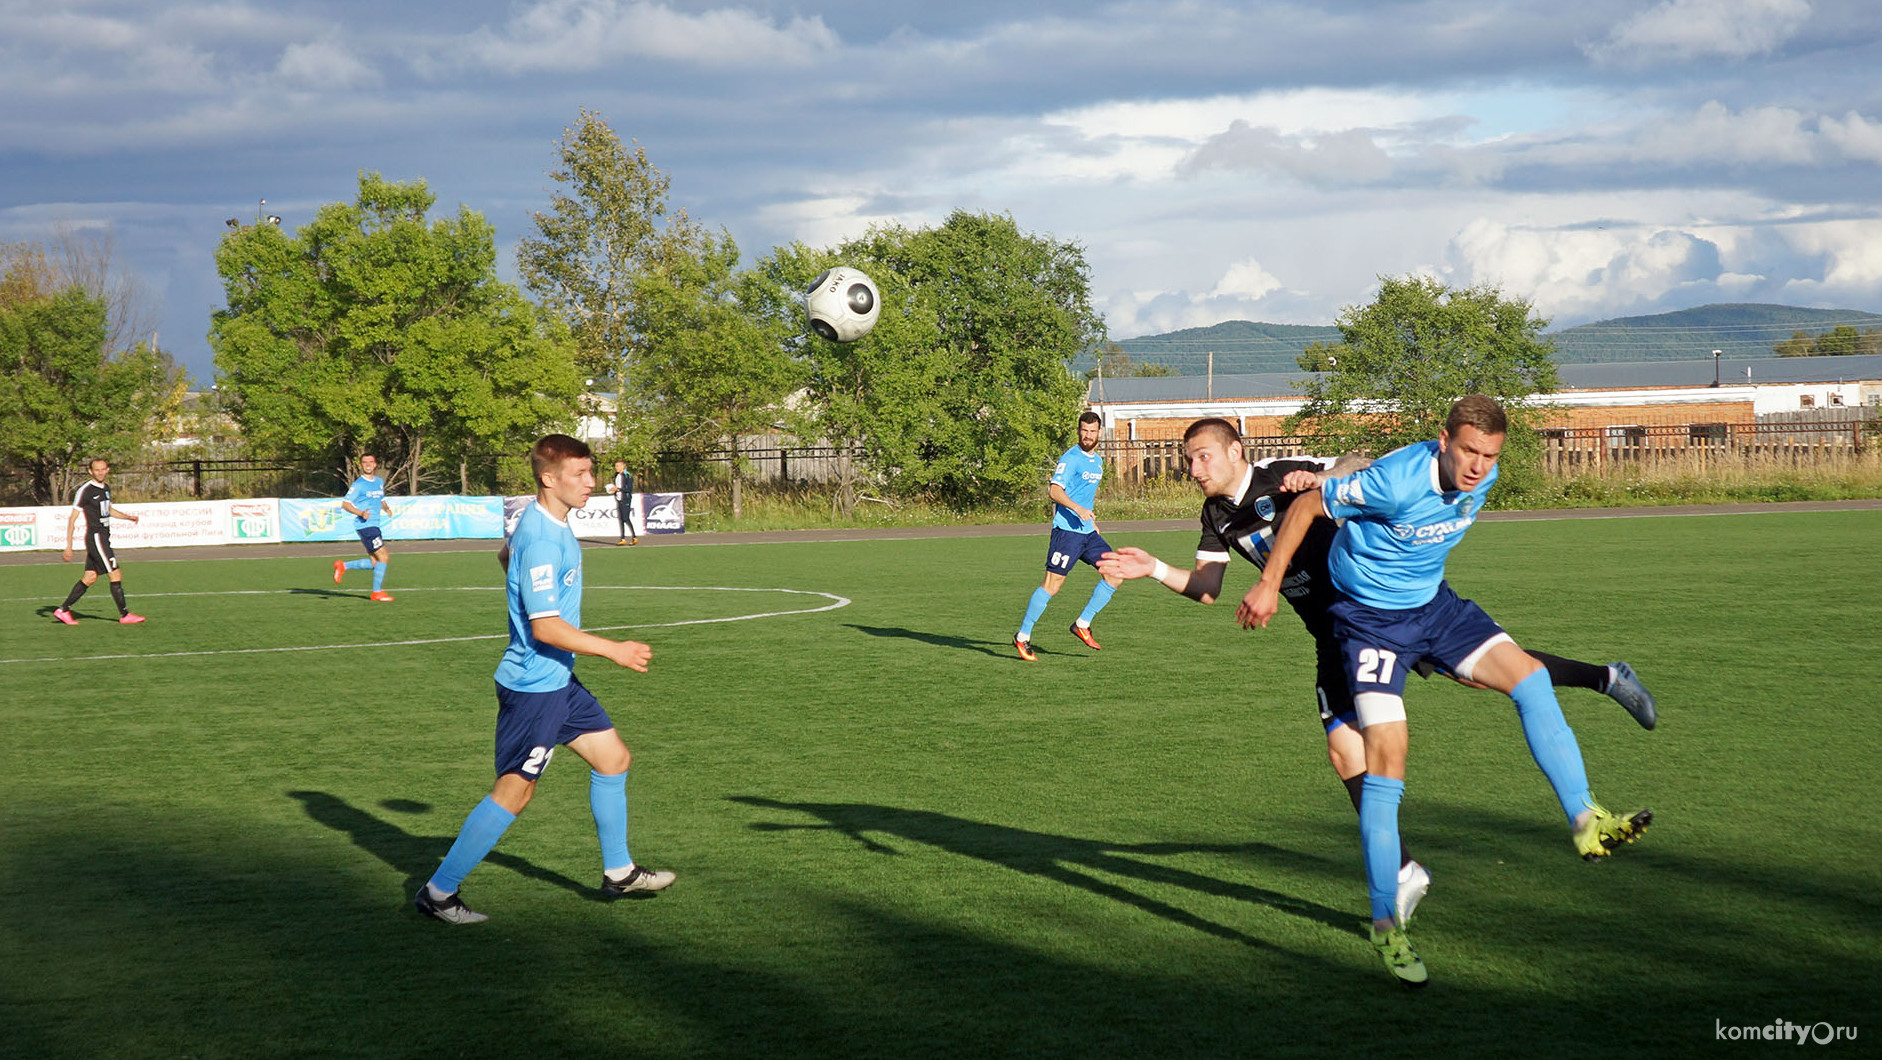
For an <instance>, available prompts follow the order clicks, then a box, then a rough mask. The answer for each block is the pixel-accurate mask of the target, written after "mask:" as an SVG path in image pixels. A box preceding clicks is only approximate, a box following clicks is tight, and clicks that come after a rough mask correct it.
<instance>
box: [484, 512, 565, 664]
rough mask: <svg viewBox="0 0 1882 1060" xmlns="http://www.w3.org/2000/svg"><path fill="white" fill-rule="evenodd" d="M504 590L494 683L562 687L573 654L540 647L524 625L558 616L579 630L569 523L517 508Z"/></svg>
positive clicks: (544, 646)
mask: <svg viewBox="0 0 1882 1060" xmlns="http://www.w3.org/2000/svg"><path fill="white" fill-rule="evenodd" d="M504 581H505V588H506V590H507V595H508V597H509V605H510V643H509V646H508V647H506V648H504V649H503V661H502V662H500V663H498V664H497V683H498V684H500V685H502V686H503V687H505V688H508V689H511V690H512V691H516V692H553V691H555V690H556V689H558V688H564V687H566V686H567V685H568V683H569V679H570V676H571V675H572V673H573V668H574V666H575V655H574V653H573V652H566V651H563V650H562V649H560V648H551V647H549V646H548V645H546V644H540V643H538V642H537V641H536V638H535V636H534V635H533V634H531V632H530V628H529V624H530V622H531V621H533V620H535V619H538V618H548V617H550V616H552V615H559V616H561V618H562V620H563V621H564V622H567V623H568V624H569V625H571V626H574V627H575V628H576V629H580V628H582V547H581V545H579V544H577V543H576V541H575V532H574V531H573V530H570V529H569V524H568V523H566V522H563V521H562V520H560V519H557V518H556V517H554V516H552V515H550V514H549V513H548V511H546V510H545V509H544V508H543V506H542V505H541V504H540V503H532V504H530V506H529V507H528V508H525V509H523V514H522V516H521V518H519V519H517V521H516V529H515V530H514V531H512V532H511V534H510V569H509V571H508V572H507V573H506V575H505V578H504Z"/></svg>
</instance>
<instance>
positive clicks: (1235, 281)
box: [1209, 258, 1281, 301]
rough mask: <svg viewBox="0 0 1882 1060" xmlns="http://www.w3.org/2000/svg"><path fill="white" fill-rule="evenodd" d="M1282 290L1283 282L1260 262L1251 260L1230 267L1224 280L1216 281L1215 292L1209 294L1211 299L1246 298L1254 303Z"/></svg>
mask: <svg viewBox="0 0 1882 1060" xmlns="http://www.w3.org/2000/svg"><path fill="white" fill-rule="evenodd" d="M1280 289H1281V281H1279V280H1277V279H1275V278H1274V276H1273V275H1272V274H1270V273H1269V272H1268V270H1266V269H1264V268H1262V267H1261V263H1260V262H1258V261H1256V260H1255V259H1253V258H1249V259H1248V260H1246V261H1238V262H1236V263H1235V264H1233V265H1230V266H1229V268H1228V271H1227V272H1225V273H1223V274H1222V278H1221V279H1220V280H1218V281H1216V285H1215V290H1213V291H1210V292H1209V297H1210V298H1246V299H1249V300H1251V301H1253V300H1256V299H1259V298H1263V297H1265V296H1267V295H1269V294H1271V293H1273V292H1275V291H1278V290H1280Z"/></svg>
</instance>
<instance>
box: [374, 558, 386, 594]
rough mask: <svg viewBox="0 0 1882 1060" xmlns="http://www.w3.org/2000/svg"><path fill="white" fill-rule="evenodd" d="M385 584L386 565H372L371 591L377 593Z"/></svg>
mask: <svg viewBox="0 0 1882 1060" xmlns="http://www.w3.org/2000/svg"><path fill="white" fill-rule="evenodd" d="M385 583H386V565H385V564H383V563H375V564H373V565H372V591H373V592H378V591H379V589H380V587H381V586H383V585H385Z"/></svg>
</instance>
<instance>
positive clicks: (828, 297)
mask: <svg viewBox="0 0 1882 1060" xmlns="http://www.w3.org/2000/svg"><path fill="white" fill-rule="evenodd" d="M804 312H805V314H806V315H808V316H809V317H810V330H812V331H814V332H816V333H817V334H818V335H821V336H823V337H824V338H826V339H829V340H830V341H831V342H855V341H856V340H857V339H860V338H862V337H863V336H864V335H867V334H869V331H870V329H871V328H874V327H875V326H876V318H877V317H879V316H881V315H882V293H881V292H880V291H877V290H876V282H875V281H874V280H872V279H870V278H869V277H867V276H865V275H863V273H862V270H861V269H851V268H837V269H825V270H823V272H822V273H821V274H819V275H818V277H817V278H816V279H815V280H813V281H812V282H811V284H810V287H809V289H808V290H806V291H805V292H804Z"/></svg>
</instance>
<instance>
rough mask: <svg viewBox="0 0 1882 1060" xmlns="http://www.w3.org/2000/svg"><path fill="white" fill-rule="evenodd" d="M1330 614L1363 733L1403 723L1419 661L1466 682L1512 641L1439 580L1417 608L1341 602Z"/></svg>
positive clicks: (1490, 620) (1348, 601)
mask: <svg viewBox="0 0 1882 1060" xmlns="http://www.w3.org/2000/svg"><path fill="white" fill-rule="evenodd" d="M1328 610H1329V611H1331V612H1332V615H1333V635H1334V638H1335V639H1336V640H1337V641H1338V642H1339V649H1340V660H1341V663H1342V664H1343V666H1344V669H1345V672H1346V680H1347V683H1348V685H1349V686H1350V687H1351V688H1352V692H1353V708H1354V713H1355V714H1356V715H1357V717H1358V721H1359V725H1358V727H1359V728H1362V729H1363V728H1365V727H1366V726H1367V725H1371V724H1373V723H1375V722H1382V721H1403V720H1404V719H1405V700H1404V694H1405V678H1406V676H1407V675H1408V674H1410V673H1411V671H1412V668H1413V667H1414V666H1416V665H1417V664H1418V663H1419V662H1420V661H1421V660H1429V661H1431V662H1432V663H1435V664H1436V665H1437V666H1438V667H1439V668H1441V669H1443V670H1445V671H1448V672H1450V673H1454V674H1457V675H1459V676H1461V677H1465V678H1468V677H1469V676H1470V671H1471V667H1472V665H1474V664H1475V663H1476V661H1477V659H1478V658H1480V657H1481V656H1482V654H1483V653H1484V652H1486V651H1488V650H1489V649H1490V648H1491V647H1492V646H1494V645H1495V644H1497V643H1498V642H1500V641H1506V640H1509V639H1510V638H1509V634H1507V633H1505V632H1503V627H1502V626H1499V625H1497V624H1496V621H1495V620H1494V619H1492V618H1491V617H1490V616H1489V615H1487V614H1485V613H1484V611H1483V608H1481V607H1478V606H1477V605H1476V604H1474V603H1472V602H1471V601H1469V600H1465V599H1463V598H1461V597H1459V596H1458V595H1457V594H1456V593H1454V592H1452V591H1451V586H1450V584H1449V583H1448V582H1440V583H1439V584H1438V592H1437V595H1436V596H1433V597H1432V598H1431V600H1430V601H1429V602H1427V603H1425V604H1424V605H1423V606H1421V607H1413V608H1407V609H1405V610H1402V611H1395V610H1389V609H1386V608H1377V607H1367V606H1366V605H1365V604H1362V603H1360V602H1358V601H1357V600H1349V599H1341V600H1338V601H1336V602H1335V603H1334V604H1333V606H1332V607H1331V608H1329V609H1328Z"/></svg>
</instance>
